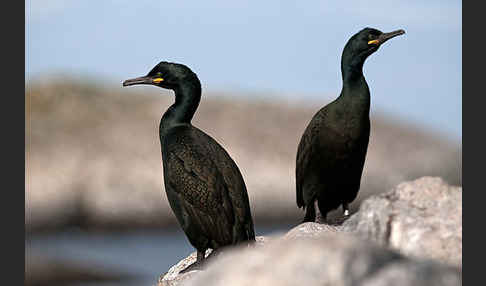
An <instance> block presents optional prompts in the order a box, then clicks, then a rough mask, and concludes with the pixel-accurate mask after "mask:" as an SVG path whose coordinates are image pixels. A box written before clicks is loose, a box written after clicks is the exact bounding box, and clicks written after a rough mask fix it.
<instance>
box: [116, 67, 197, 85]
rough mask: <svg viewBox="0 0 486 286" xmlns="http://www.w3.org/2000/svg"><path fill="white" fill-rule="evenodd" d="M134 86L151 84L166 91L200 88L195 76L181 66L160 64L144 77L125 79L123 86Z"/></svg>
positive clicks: (188, 69)
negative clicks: (179, 88) (186, 86)
mask: <svg viewBox="0 0 486 286" xmlns="http://www.w3.org/2000/svg"><path fill="white" fill-rule="evenodd" d="M135 84H151V85H156V86H159V87H162V88H167V89H172V90H174V89H176V88H178V87H181V85H197V86H199V87H200V85H201V84H200V82H199V79H198V78H197V75H196V74H195V73H194V72H192V71H191V69H190V68H188V67H187V66H185V65H183V64H177V63H169V62H160V63H158V64H157V65H156V66H155V67H154V68H153V69H152V70H151V71H150V72H149V73H148V74H147V75H146V76H142V77H137V78H133V79H127V80H126V81H124V82H123V86H129V85H135Z"/></svg>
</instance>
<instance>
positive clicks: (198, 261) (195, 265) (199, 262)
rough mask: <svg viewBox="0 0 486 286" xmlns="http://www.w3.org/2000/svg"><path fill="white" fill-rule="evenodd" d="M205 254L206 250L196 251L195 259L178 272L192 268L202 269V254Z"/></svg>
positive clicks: (203, 259)
mask: <svg viewBox="0 0 486 286" xmlns="http://www.w3.org/2000/svg"><path fill="white" fill-rule="evenodd" d="M205 254H206V251H205V250H204V251H199V250H198V251H197V256H196V261H195V262H194V263H192V264H191V265H189V266H187V267H186V268H184V269H183V270H181V271H180V272H179V273H185V272H188V271H192V270H202V266H203V264H204V261H205V258H204V255H205Z"/></svg>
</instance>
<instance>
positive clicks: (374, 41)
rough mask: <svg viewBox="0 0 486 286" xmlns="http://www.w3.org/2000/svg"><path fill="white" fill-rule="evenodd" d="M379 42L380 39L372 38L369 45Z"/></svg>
mask: <svg viewBox="0 0 486 286" xmlns="http://www.w3.org/2000/svg"><path fill="white" fill-rule="evenodd" d="M379 43H380V41H378V40H371V41H369V42H368V45H371V44H379Z"/></svg>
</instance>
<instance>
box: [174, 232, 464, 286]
mask: <svg viewBox="0 0 486 286" xmlns="http://www.w3.org/2000/svg"><path fill="white" fill-rule="evenodd" d="M461 277H462V271H461V270H460V268H456V267H452V266H445V265H442V264H439V263H436V262H434V261H430V260H415V259H410V258H407V257H405V256H402V255H401V254H399V253H397V252H394V251H392V250H388V249H386V248H383V247H380V246H378V245H377V244H375V243H372V242H367V241H364V240H360V239H358V238H356V237H354V236H352V235H351V234H349V233H339V232H332V231H331V232H322V233H321V234H320V235H318V236H314V237H300V238H294V239H279V240H276V241H274V242H271V243H268V244H266V245H265V246H264V247H261V248H247V249H234V250H232V251H231V252H228V253H226V254H225V255H224V256H221V257H220V258H219V259H218V260H215V261H213V262H211V264H210V265H208V268H207V270H206V271H202V272H200V273H198V274H197V275H194V276H193V277H191V278H189V279H188V280H186V281H185V282H184V283H183V284H182V285H214V286H218V285H233V286H239V285H252V286H260V285H288V286H291V285H309V286H312V285H320V286H322V285H333V286H341V285H342V286H347V285H390V284H393V285H394V286H402V285H415V286H421V285H424V286H425V285H446V286H447V285H451V286H452V285H461Z"/></svg>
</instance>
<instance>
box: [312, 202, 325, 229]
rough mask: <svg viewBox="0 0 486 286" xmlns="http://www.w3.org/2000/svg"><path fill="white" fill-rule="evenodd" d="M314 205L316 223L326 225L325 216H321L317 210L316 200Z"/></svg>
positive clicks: (318, 209)
mask: <svg viewBox="0 0 486 286" xmlns="http://www.w3.org/2000/svg"><path fill="white" fill-rule="evenodd" d="M314 204H315V208H316V216H317V218H316V222H317V223H320V224H323V223H327V214H325V215H323V214H322V213H321V209H320V208H319V204H318V202H317V200H316V202H315V203H314Z"/></svg>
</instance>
